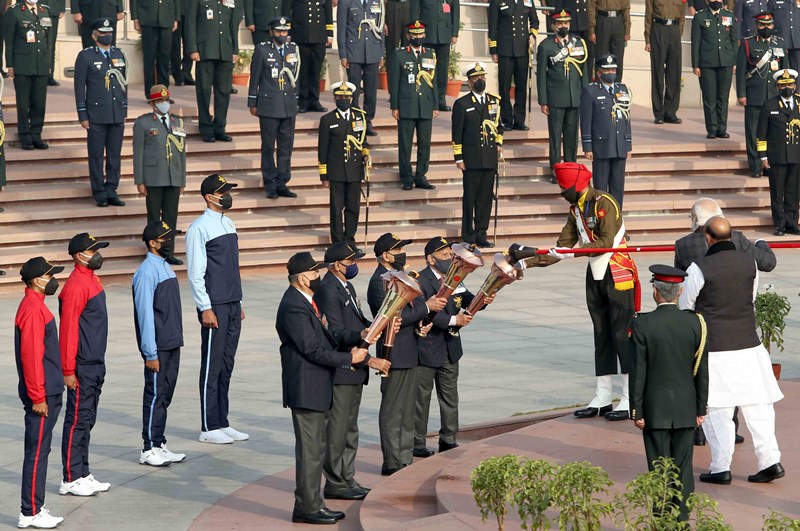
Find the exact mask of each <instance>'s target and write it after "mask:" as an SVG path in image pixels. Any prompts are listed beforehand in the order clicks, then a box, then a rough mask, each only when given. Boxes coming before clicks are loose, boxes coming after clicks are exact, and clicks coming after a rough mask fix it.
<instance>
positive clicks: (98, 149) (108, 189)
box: [86, 122, 174, 226]
mask: <svg viewBox="0 0 800 531" xmlns="http://www.w3.org/2000/svg"><path fill="white" fill-rule="evenodd" d="M86 133H87V134H86V146H87V151H88V154H89V182H90V183H91V185H92V197H93V198H94V200H95V201H107V200H109V199H113V198H115V197H117V186H119V176H120V164H121V159H122V138H123V137H124V135H125V123H124V122H123V123H119V124H93V123H90V124H89V130H88V131H87V132H86ZM170 226H174V225H170Z"/></svg>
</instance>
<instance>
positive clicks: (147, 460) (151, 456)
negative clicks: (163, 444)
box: [139, 446, 172, 466]
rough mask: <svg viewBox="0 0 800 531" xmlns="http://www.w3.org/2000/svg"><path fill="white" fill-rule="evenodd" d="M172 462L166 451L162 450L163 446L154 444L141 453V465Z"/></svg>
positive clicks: (161, 464)
mask: <svg viewBox="0 0 800 531" xmlns="http://www.w3.org/2000/svg"><path fill="white" fill-rule="evenodd" d="M171 463H172V461H170V460H169V459H167V457H166V456H165V455H164V453H163V452H162V451H161V448H159V447H158V446H154V447H152V448H150V449H149V450H147V451H146V452H145V451H143V452H142V453H141V454H140V455H139V464H140V465H150V466H168V465H170V464H171Z"/></svg>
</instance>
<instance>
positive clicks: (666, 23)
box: [653, 17, 681, 26]
mask: <svg viewBox="0 0 800 531" xmlns="http://www.w3.org/2000/svg"><path fill="white" fill-rule="evenodd" d="M653 20H655V21H656V22H658V23H659V24H662V25H664V26H675V25H676V24H680V22H681V19H679V18H658V17H653Z"/></svg>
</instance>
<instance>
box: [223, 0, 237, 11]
mask: <svg viewBox="0 0 800 531" xmlns="http://www.w3.org/2000/svg"><path fill="white" fill-rule="evenodd" d="M222 5H223V6H225V7H229V8H231V9H233V8H235V7H236V2H235V0H222Z"/></svg>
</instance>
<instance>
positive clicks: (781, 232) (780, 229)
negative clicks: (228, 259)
mask: <svg viewBox="0 0 800 531" xmlns="http://www.w3.org/2000/svg"><path fill="white" fill-rule="evenodd" d="M22 149H25V148H22ZM772 234H774V235H775V236H783V235H784V234H786V231H785V230H783V227H775V230H774V231H772Z"/></svg>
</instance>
